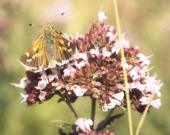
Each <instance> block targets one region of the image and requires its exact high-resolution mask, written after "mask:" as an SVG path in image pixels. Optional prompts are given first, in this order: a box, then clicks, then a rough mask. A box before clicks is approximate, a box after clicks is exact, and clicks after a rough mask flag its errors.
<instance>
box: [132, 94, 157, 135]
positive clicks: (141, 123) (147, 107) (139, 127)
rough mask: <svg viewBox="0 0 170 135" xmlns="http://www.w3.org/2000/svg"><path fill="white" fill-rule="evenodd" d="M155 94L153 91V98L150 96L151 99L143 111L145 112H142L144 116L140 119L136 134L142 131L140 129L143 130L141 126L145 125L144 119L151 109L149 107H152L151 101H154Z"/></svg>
mask: <svg viewBox="0 0 170 135" xmlns="http://www.w3.org/2000/svg"><path fill="white" fill-rule="evenodd" d="M154 96H155V93H153V94H152V95H151V98H150V100H149V104H148V105H147V106H146V108H145V110H144V112H143V114H142V117H141V119H140V121H139V124H138V126H137V129H136V133H135V135H139V132H140V130H141V128H142V125H143V123H144V120H145V118H146V114H147V112H148V110H149V107H150V105H151V102H152V100H153V98H154Z"/></svg>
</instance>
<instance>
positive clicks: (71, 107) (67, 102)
mask: <svg viewBox="0 0 170 135" xmlns="http://www.w3.org/2000/svg"><path fill="white" fill-rule="evenodd" d="M66 104H67V105H68V107H69V108H70V110H71V111H72V113H73V114H74V116H75V118H76V119H77V118H78V114H77V112H76V111H75V109H74V107H73V106H72V104H71V103H70V101H68V100H66Z"/></svg>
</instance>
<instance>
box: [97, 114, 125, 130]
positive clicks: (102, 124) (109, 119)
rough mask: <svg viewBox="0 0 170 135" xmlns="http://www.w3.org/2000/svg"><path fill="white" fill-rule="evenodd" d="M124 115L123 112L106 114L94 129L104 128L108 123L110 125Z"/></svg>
mask: <svg viewBox="0 0 170 135" xmlns="http://www.w3.org/2000/svg"><path fill="white" fill-rule="evenodd" d="M123 115H124V113H120V114H116V115H114V116H111V115H110V116H107V117H106V118H105V119H104V120H102V121H101V122H100V123H99V124H98V126H97V128H96V130H97V131H99V130H103V129H105V128H106V127H107V126H108V125H111V123H112V122H114V121H115V120H117V119H119V118H121V117H122V116H123Z"/></svg>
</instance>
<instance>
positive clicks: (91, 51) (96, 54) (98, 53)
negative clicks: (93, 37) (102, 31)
mask: <svg viewBox="0 0 170 135" xmlns="http://www.w3.org/2000/svg"><path fill="white" fill-rule="evenodd" d="M90 54H91V55H92V56H93V55H94V56H97V57H98V56H99V55H100V52H99V48H98V47H97V48H95V49H90Z"/></svg>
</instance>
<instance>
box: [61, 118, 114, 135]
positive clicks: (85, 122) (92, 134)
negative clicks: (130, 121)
mask: <svg viewBox="0 0 170 135" xmlns="http://www.w3.org/2000/svg"><path fill="white" fill-rule="evenodd" d="M74 125H75V127H76V129H75V130H73V131H72V132H70V133H65V132H64V131H63V130H62V129H59V134H60V135H116V134H115V133H114V132H113V131H109V130H106V131H97V130H94V129H91V126H92V125H93V121H92V120H91V119H86V118H78V119H77V120H76V121H75V124H74Z"/></svg>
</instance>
